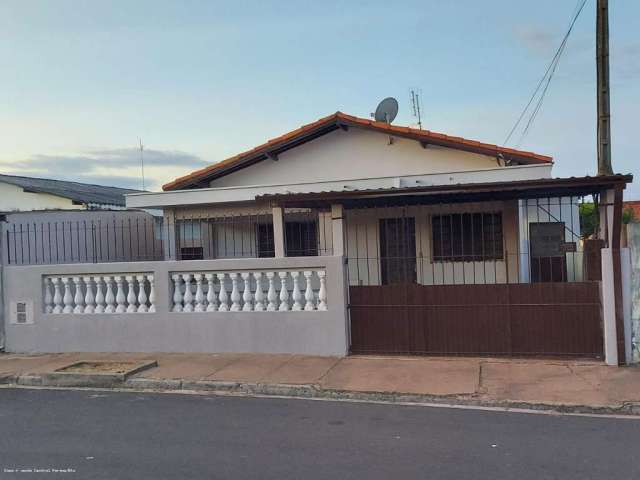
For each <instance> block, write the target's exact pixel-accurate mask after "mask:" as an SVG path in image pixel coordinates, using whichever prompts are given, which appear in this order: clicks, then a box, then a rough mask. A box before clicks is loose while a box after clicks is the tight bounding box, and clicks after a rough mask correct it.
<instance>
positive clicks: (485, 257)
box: [429, 210, 505, 264]
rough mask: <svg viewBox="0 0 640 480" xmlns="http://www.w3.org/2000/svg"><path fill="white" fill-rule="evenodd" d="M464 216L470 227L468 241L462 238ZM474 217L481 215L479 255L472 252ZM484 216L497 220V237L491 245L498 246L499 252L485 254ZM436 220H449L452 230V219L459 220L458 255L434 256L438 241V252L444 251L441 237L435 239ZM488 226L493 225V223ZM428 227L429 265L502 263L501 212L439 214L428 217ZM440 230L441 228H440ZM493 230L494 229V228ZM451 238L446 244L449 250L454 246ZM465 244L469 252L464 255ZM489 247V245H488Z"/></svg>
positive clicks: (502, 234)
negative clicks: (468, 246) (429, 243)
mask: <svg viewBox="0 0 640 480" xmlns="http://www.w3.org/2000/svg"><path fill="white" fill-rule="evenodd" d="M465 215H469V216H470V219H471V220H470V226H471V229H470V230H469V231H470V232H471V237H470V238H469V239H465V238H464V233H465V229H464V223H463V218H464V216H465ZM476 215H478V216H479V215H481V216H482V217H481V218H482V222H481V224H480V230H481V232H480V233H481V235H480V237H481V238H482V239H481V242H482V247H481V251H480V253H475V252H474V251H473V250H474V248H473V245H474V242H475V240H474V238H475V234H474V230H475V229H474V227H475V220H474V218H475V216H476ZM486 216H491V217H493V218H494V219H495V218H498V219H499V224H498V225H499V227H500V228H499V236H498V237H496V238H494V239H493V241H492V242H491V243H493V245H494V247H496V246H499V250H496V249H495V248H494V250H493V251H492V252H485V250H486V248H485V246H484V229H485V228H486V227H487V223H486V221H485V217H486ZM436 217H437V218H440V219H442V218H444V217H448V218H450V220H449V226H450V227H449V228H450V229H452V228H453V222H454V217H459V218H460V220H459V221H458V223H459V224H460V235H461V241H460V251H461V253H460V255H454V254H453V251H452V254H451V255H442V254H440V255H436V241H438V242H439V243H440V245H439V246H440V251H441V252H442V250H443V249H444V245H445V243H444V240H443V239H442V235H439V236H440V238H436V229H435V222H434V220H435V219H436ZM490 225H495V224H494V223H493V222H492V223H491V224H490ZM429 227H430V230H431V232H430V233H431V235H430V240H431V263H432V264H433V263H473V262H487V261H504V250H505V249H504V221H503V212H502V211H500V210H498V211H483V212H460V211H459V212H451V213H441V214H435V213H434V214H431V215H430V216H429ZM440 228H442V227H440ZM494 228H495V227H494ZM441 231H442V230H441ZM452 238H453V237H450V239H449V240H448V243H449V245H450V249H451V250H454V248H455V245H454V244H453V240H452ZM467 244H470V245H471V252H469V253H465V251H464V248H465V246H467ZM488 246H489V247H490V246H491V245H488Z"/></svg>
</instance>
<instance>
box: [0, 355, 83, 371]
mask: <svg viewBox="0 0 640 480" xmlns="http://www.w3.org/2000/svg"><path fill="white" fill-rule="evenodd" d="M78 358H80V357H79V355H78V354H75V353H49V354H41V355H15V354H7V355H0V373H14V374H16V375H23V374H27V373H39V372H50V371H53V370H55V369H56V368H60V367H64V366H65V365H67V364H68V363H72V362H75V361H77V360H78Z"/></svg>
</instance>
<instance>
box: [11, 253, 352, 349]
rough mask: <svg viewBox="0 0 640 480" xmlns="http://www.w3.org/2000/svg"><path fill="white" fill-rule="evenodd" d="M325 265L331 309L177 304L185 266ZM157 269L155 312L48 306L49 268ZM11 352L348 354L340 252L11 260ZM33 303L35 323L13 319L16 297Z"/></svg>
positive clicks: (57, 271) (70, 271)
mask: <svg viewBox="0 0 640 480" xmlns="http://www.w3.org/2000/svg"><path fill="white" fill-rule="evenodd" d="M282 269H287V270H295V271H300V272H302V271H304V270H307V269H316V270H317V269H323V270H325V271H326V290H327V304H328V308H327V310H326V311H318V310H314V311H287V312H217V311H216V312H188V313H176V312H171V311H170V310H171V305H172V295H171V292H172V286H171V282H170V275H171V274H172V273H180V272H189V273H190V272H211V271H215V272H238V273H241V272H243V271H244V272H247V271H250V272H254V271H278V270H282ZM139 272H148V273H152V274H153V276H154V280H155V292H156V300H155V306H156V312H153V313H110V314H106V313H92V314H73V313H59V314H52V313H44V312H45V306H44V302H43V296H44V293H43V278H44V277H45V276H50V275H60V276H67V277H68V276H70V275H79V276H87V275H94V274H95V275H108V274H109V273H114V274H115V273H118V274H126V273H139ZM3 279H4V282H5V284H4V293H5V295H4V300H5V317H4V318H5V332H6V351H9V352H25V353H32V352H69V351H84V352H258V353H300V354H310V355H345V354H346V353H347V349H348V339H347V331H348V328H347V315H346V295H345V285H344V262H343V258H342V257H297V258H280V259H274V258H265V259H233V260H194V261H181V262H175V261H166V262H127V263H109V264H74V265H47V266H24V267H18V266H16V267H6V268H5V270H4V274H3ZM15 302H27V303H30V305H31V308H32V310H33V323H32V324H15V323H12V321H11V317H12V315H11V304H12V303H15Z"/></svg>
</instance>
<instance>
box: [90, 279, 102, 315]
mask: <svg viewBox="0 0 640 480" xmlns="http://www.w3.org/2000/svg"><path fill="white" fill-rule="evenodd" d="M93 278H94V280H95V281H96V308H95V310H94V312H95V313H104V292H103V289H102V286H103V285H104V281H103V280H102V277H93Z"/></svg>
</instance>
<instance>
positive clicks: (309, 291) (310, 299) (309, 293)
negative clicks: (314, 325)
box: [303, 270, 316, 312]
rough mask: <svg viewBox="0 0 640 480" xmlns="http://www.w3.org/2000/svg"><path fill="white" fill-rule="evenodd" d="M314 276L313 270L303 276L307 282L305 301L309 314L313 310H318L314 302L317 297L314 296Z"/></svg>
mask: <svg viewBox="0 0 640 480" xmlns="http://www.w3.org/2000/svg"><path fill="white" fill-rule="evenodd" d="M312 274H313V272H312V271H311V270H305V271H304V273H303V275H304V278H305V280H306V281H307V288H306V290H305V291H304V299H305V304H304V309H305V311H307V312H310V311H312V310H315V309H316V306H315V303H314V300H315V296H314V295H313V288H311V275H312Z"/></svg>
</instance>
